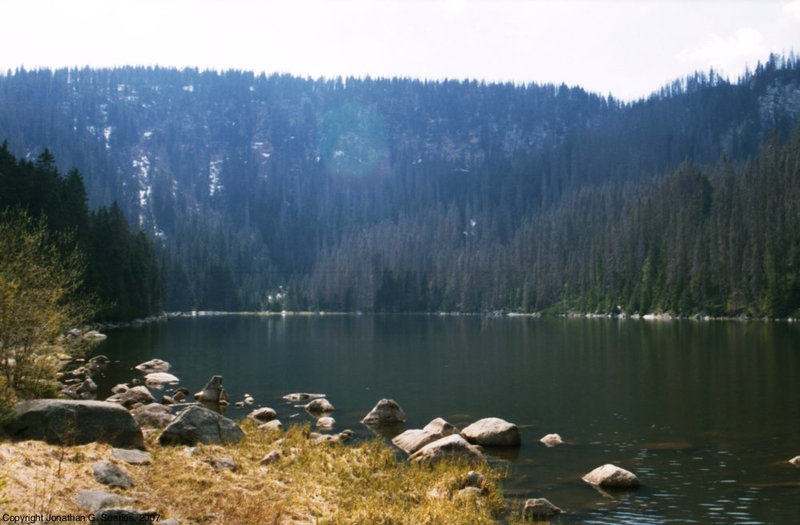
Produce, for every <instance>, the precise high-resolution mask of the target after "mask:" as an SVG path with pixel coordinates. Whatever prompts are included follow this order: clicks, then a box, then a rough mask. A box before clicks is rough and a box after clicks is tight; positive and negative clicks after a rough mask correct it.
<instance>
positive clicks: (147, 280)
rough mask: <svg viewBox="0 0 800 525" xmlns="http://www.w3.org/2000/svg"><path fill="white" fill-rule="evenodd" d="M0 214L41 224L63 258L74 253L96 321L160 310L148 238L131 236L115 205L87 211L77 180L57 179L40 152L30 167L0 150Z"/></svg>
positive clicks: (51, 162)
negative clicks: (14, 213)
mask: <svg viewBox="0 0 800 525" xmlns="http://www.w3.org/2000/svg"><path fill="white" fill-rule="evenodd" d="M0 210H20V211H22V212H24V213H26V214H27V215H28V216H30V217H33V218H34V219H44V221H45V223H46V226H47V228H48V230H50V232H51V233H53V234H54V235H55V236H56V238H59V239H62V243H64V244H65V245H64V246H61V247H60V248H61V249H62V250H63V251H64V253H65V254H69V253H72V251H73V250H75V248H76V247H77V248H78V253H79V255H80V256H81V258H82V261H83V264H84V265H85V271H84V275H83V277H82V281H83V287H82V289H81V290H79V292H80V293H81V295H83V296H85V297H87V298H89V297H91V298H92V302H94V303H96V308H97V311H96V313H95V318H96V319H98V320H127V319H133V318H136V317H143V316H146V315H148V314H150V313H152V312H154V311H158V309H159V308H160V300H161V296H160V294H161V282H160V278H159V268H158V259H157V257H156V252H155V247H154V246H153V242H152V240H151V239H150V238H148V237H147V236H146V235H145V233H144V232H142V231H138V232H135V231H132V230H131V229H130V227H129V225H128V222H127V220H126V219H125V216H124V215H123V213H122V210H120V208H119V206H117V204H116V203H113V204H112V205H111V206H110V207H105V206H102V207H100V208H99V209H97V210H94V211H91V212H90V211H89V207H88V205H87V199H86V190H85V188H84V184H83V177H82V176H81V174H80V173H79V172H78V171H77V170H74V169H73V170H71V171H70V172H69V173H67V175H66V176H63V175H62V174H60V173H59V171H58V169H57V168H56V166H55V158H54V157H53V155H52V153H50V151H49V150H48V149H45V150H44V151H43V152H42V153H41V154H40V155H39V156H38V157H37V158H36V160H35V161H33V162H31V161H27V160H25V159H21V160H17V159H16V158H15V157H14V155H13V154H12V153H11V152H10V151H9V150H8V144H7V143H6V142H4V143H3V145H2V146H0Z"/></svg>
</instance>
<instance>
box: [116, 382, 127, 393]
mask: <svg viewBox="0 0 800 525" xmlns="http://www.w3.org/2000/svg"><path fill="white" fill-rule="evenodd" d="M128 390H130V387H129V386H128V385H127V384H126V383H119V384H117V385H114V386H113V387H111V393H112V394H122V393H124V392H127V391H128Z"/></svg>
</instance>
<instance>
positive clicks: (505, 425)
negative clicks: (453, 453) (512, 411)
mask: <svg viewBox="0 0 800 525" xmlns="http://www.w3.org/2000/svg"><path fill="white" fill-rule="evenodd" d="M461 435H462V436H464V438H465V439H466V440H467V441H469V442H470V443H474V444H476V445H481V446H484V447H518V446H519V445H520V442H521V440H520V435H519V428H517V425H515V424H513V423H509V422H508V421H506V420H505V419H500V418H498V417H487V418H484V419H480V420H478V421H476V422H474V423H473V424H471V425H469V426H467V427H466V428H464V429H463V430H462V431H461Z"/></svg>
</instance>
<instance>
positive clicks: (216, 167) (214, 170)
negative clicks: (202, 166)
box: [208, 159, 223, 197]
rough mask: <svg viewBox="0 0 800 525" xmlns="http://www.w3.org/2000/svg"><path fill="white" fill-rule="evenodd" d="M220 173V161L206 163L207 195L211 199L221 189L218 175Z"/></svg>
mask: <svg viewBox="0 0 800 525" xmlns="http://www.w3.org/2000/svg"><path fill="white" fill-rule="evenodd" d="M221 173H222V160H221V159H219V160H212V161H211V162H209V163H208V194H209V196H211V197H213V196H214V194H215V193H218V192H219V191H221V190H222V189H223V186H222V184H220V174H221Z"/></svg>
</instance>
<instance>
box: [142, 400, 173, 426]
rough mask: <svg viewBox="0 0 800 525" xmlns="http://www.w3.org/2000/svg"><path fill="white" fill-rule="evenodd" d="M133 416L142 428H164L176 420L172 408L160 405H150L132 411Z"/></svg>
mask: <svg viewBox="0 0 800 525" xmlns="http://www.w3.org/2000/svg"><path fill="white" fill-rule="evenodd" d="M131 415H132V416H133V418H134V419H135V420H136V422H137V423H139V425H140V426H142V427H152V428H164V427H166V426H167V425H169V424H170V423H172V422H173V421H174V420H175V416H174V415H173V414H171V413H170V408H169V407H168V406H166V405H162V404H159V403H149V404H147V405H142V406H139V407H136V408H134V409H133V410H131Z"/></svg>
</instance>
